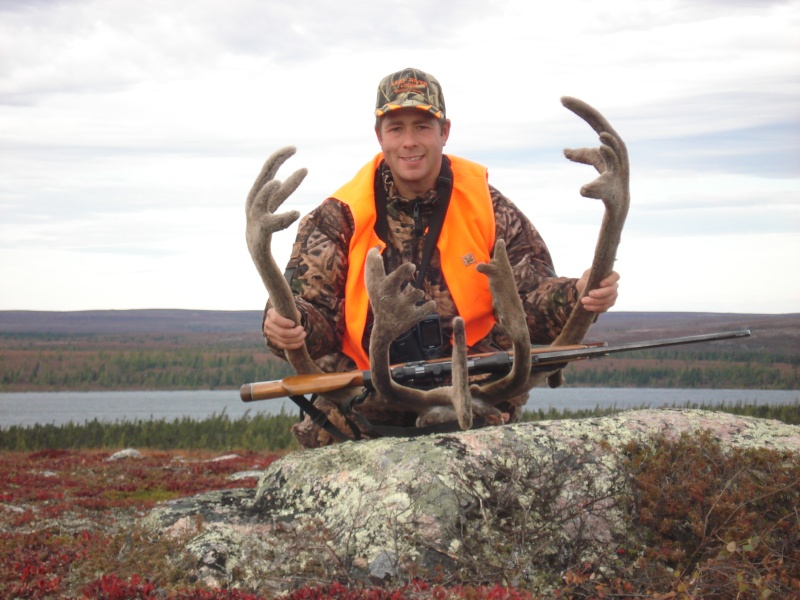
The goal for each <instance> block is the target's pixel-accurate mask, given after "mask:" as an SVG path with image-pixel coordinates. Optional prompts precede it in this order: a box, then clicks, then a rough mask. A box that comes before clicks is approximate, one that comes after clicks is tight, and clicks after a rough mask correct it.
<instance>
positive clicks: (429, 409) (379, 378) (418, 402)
mask: <svg viewBox="0 0 800 600" xmlns="http://www.w3.org/2000/svg"><path fill="white" fill-rule="evenodd" d="M414 270H415V266H414V265H413V264H411V263H405V264H403V265H400V267H398V268H397V269H396V270H395V271H393V272H392V273H391V274H389V275H386V271H385V268H384V265H383V258H382V257H381V255H380V254H379V252H378V250H377V249H376V248H373V249H371V250H370V251H369V253H368V254H367V264H366V272H365V280H366V286H367V294H368V295H369V299H370V304H371V305H372V312H373V314H374V315H375V321H374V325H373V327H372V334H371V337H370V341H369V360H370V370H371V372H372V385H373V387H374V388H375V390H376V391H377V392H378V394H379V395H380V396H381V398H382V399H383V400H385V401H386V402H387V403H388V404H389V405H391V406H394V407H396V408H403V409H405V410H408V411H411V412H414V413H416V414H417V415H420V417H419V418H418V420H417V424H418V425H420V426H421V425H430V424H433V421H437V422H441V421H449V420H458V423H459V426H460V427H461V428H462V429H469V428H470V427H472V398H471V397H470V395H469V382H468V376H467V352H466V335H465V333H464V321H463V319H461V318H456V320H455V321H454V322H453V330H454V336H455V338H456V346H455V348H454V352H453V357H452V364H453V368H452V385H451V386H444V387H439V388H434V389H432V390H419V389H415V388H409V387H405V386H402V385H400V384H398V383H397V382H395V381H394V379H392V376H391V373H390V370H389V366H390V365H389V346H390V345H391V343H392V341H394V340H395V339H396V338H397V337H398V336H400V335H401V334H403V333H405V332H406V331H408V330H409V329H411V328H412V327H413V326H414V325H416V324H417V323H419V322H420V321H422V319H424V318H425V317H426V316H428V315H430V314H431V313H432V312H433V311H434V309H435V308H436V303H435V302H434V301H433V300H429V301H428V302H426V303H424V304H422V305H418V302H419V301H420V300H422V299H423V298H424V293H423V292H422V290H419V289H417V288H415V287H414V286H411V285H408V286H406V288H405V289H404V290H403V289H402V287H403V285H404V284H405V283H406V282H408V280H409V277H410V276H411V275H412V274H413V273H414ZM459 345H460V347H459ZM456 349H457V350H456ZM450 406H452V407H453V408H454V409H455V413H453V412H452V411H446V410H445V411H442V410H434V409H435V408H437V407H450Z"/></svg>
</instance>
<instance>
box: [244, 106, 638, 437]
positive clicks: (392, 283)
mask: <svg viewBox="0 0 800 600" xmlns="http://www.w3.org/2000/svg"><path fill="white" fill-rule="evenodd" d="M561 102H562V104H563V105H564V106H565V107H566V108H567V109H569V110H571V111H572V112H574V113H575V114H576V115H578V116H579V117H581V118H582V119H583V120H584V121H586V122H587V123H588V124H589V125H590V126H591V127H592V129H594V131H595V132H596V133H597V134H598V136H599V139H600V146H599V148H581V149H575V150H573V149H567V150H565V151H564V155H565V156H566V157H567V158H568V159H569V160H571V161H574V162H579V163H584V164H588V165H591V166H593V167H594V168H595V169H596V170H597V171H598V173H600V176H599V177H598V178H597V179H595V180H594V181H592V182H591V183H589V184H587V185H585V186H583V187H582V188H581V191H580V193H581V195H582V196H585V197H587V198H596V199H599V200H602V202H603V204H604V206H605V212H604V216H603V222H602V225H601V228H600V235H599V236H598V240H597V246H596V248H595V254H594V259H593V261H592V267H591V271H590V274H589V280H588V283H587V285H586V288H585V289H584V291H583V293H584V295H585V294H587V293H588V292H589V291H590V290H592V289H595V288H596V287H598V285H599V283H600V281H601V280H602V279H604V278H605V277H606V276H608V274H609V273H611V271H612V270H613V266H614V261H615V260H616V253H617V247H618V245H619V242H620V237H621V233H622V227H623V225H624V222H625V217H626V215H627V212H628V204H629V200H630V194H629V187H628V180H629V165H628V153H627V149H626V147H625V144H624V142H623V141H622V138H620V136H619V135H618V134H617V132H616V131H614V129H613V128H612V127H611V125H610V124H609V123H608V121H607V120H606V119H605V118H604V117H603V116H602V115H601V114H600V113H599V112H598V111H597V110H595V109H594V108H592V107H591V106H589V105H588V104H586V103H585V102H583V101H581V100H578V99H576V98H570V97H564V98H562V99H561ZM294 153H295V149H294V148H293V147H287V148H283V149H281V150H279V151H277V152H276V153H275V154H273V155H272V156H271V157H270V158H269V159H267V161H266V163H265V164H264V167H263V168H262V170H261V173H260V174H259V176H258V178H257V179H256V181H255V183H254V184H253V187H252V189H251V190H250V193H249V194H248V196H247V204H246V214H247V233H246V237H247V247H248V250H249V251H250V256H251V257H252V259H253V262H254V263H255V265H256V268H257V270H258V272H259V274H260V275H261V279H262V281H263V283H264V285H265V287H266V288H267V292H268V293H269V297H270V300H271V302H272V305H273V307H274V308H275V310H276V311H277V312H278V313H279V314H281V315H283V316H285V317H288V318H290V319H292V320H294V321H295V322H299V315H298V313H297V308H296V306H295V304H294V299H293V297H292V293H291V290H290V289H289V285H288V284H287V282H286V280H285V279H284V277H283V274H282V272H281V269H280V268H279V267H278V266H277V264H276V263H275V260H274V259H273V257H272V252H271V248H270V245H271V242H272V234H273V233H275V232H276V231H280V230H283V229H286V228H287V227H289V225H291V224H292V223H293V222H294V221H295V220H296V219H297V218H298V217H299V213H298V212H297V211H290V212H285V213H280V214H278V213H277V212H276V211H277V210H278V209H279V208H280V206H281V205H282V204H283V202H284V201H285V200H286V199H287V198H288V197H289V196H290V195H291V194H292V193H293V192H294V191H295V190H296V189H297V187H298V186H299V185H300V183H301V182H302V181H303V179H304V177H305V176H306V170H305V169H300V170H298V171H295V173H293V174H292V175H291V176H290V177H289V178H288V179H287V180H286V181H285V182H283V183H281V182H279V181H276V180H275V175H276V174H277V171H278V169H279V168H280V167H281V165H283V163H284V162H286V160H288V159H289V158H290V157H291V156H292V155H293V154H294ZM477 268H478V270H479V272H481V273H483V274H485V275H486V276H487V277H488V278H489V285H490V289H491V291H492V296H493V299H494V312H495V315H496V318H497V319H498V323H499V325H500V326H501V327H502V328H503V329H504V330H505V331H506V332H507V333H508V335H509V337H510V339H511V340H512V343H513V350H514V362H513V367H512V370H511V372H510V373H508V374H507V375H505V376H504V377H502V378H501V379H499V380H496V381H491V382H488V383H470V380H469V377H468V373H467V349H466V341H465V335H464V323H463V321H462V320H461V319H460V318H456V319H455V321H454V323H453V331H454V339H453V356H452V363H453V368H452V382H451V385H449V386H445V387H439V388H434V389H430V390H420V389H416V388H411V387H406V386H403V385H400V384H398V383H397V382H395V381H394V380H393V379H392V377H391V375H390V371H389V367H390V365H389V345H390V344H391V342H392V341H393V340H394V339H395V338H396V337H398V336H399V335H400V334H402V333H403V332H405V331H407V330H408V329H410V328H411V327H413V326H414V325H415V324H416V323H418V322H420V321H421V320H422V319H424V318H425V317H426V316H428V315H430V314H431V313H432V312H433V311H434V308H435V305H434V303H433V302H432V301H430V302H427V303H425V304H423V305H421V306H418V305H417V303H418V301H419V300H421V299H422V292H421V291H420V290H416V289H414V288H413V287H412V286H407V287H406V289H402V288H403V284H404V282H405V281H407V280H408V278H409V276H410V275H411V274H412V273H413V270H414V265H411V264H406V265H403V266H401V267H400V268H399V269H397V270H396V271H395V272H393V273H389V274H386V272H385V270H384V266H383V260H382V258H381V256H380V254H379V253H378V252H377V250H372V251H370V253H369V254H368V256H367V265H366V287H367V293H368V295H369V299H370V304H371V306H372V310H373V313H374V315H375V321H374V326H373V330H372V334H371V338H370V346H369V355H370V370H371V372H372V386H373V388H374V392H372V393H370V394H369V395H368V396H367V398H366V400H365V402H364V404H362V405H360V406H359V407H358V408H356V409H354V410H368V409H369V408H370V407H373V408H377V409H380V410H384V411H385V410H388V411H392V410H395V411H410V412H413V413H414V414H416V415H418V418H417V425H418V426H423V425H431V424H438V423H444V422H450V421H457V422H458V425H459V427H460V428H461V429H469V428H470V427H472V425H473V415H475V416H480V417H483V418H484V419H485V420H486V422H487V423H499V422H502V421H503V415H501V413H500V411H499V410H498V409H497V408H495V406H496V405H497V404H500V403H502V402H504V401H508V400H509V399H511V398H524V397H525V395H526V394H527V392H528V391H529V390H530V389H531V388H532V387H534V386H536V385H537V384H539V383H540V382H541V381H543V380H544V379H545V378H547V379H548V382H549V384H550V385H551V386H553V387H555V386H558V385H560V383H561V372H560V371H559V370H555V371H552V372H549V373H548V372H541V371H538V370H537V371H536V372H534V373H531V357H530V337H529V333H528V328H527V325H526V318H525V313H524V311H523V307H522V302H521V300H520V297H519V294H518V293H517V289H516V286H515V284H514V278H513V276H512V273H511V266H510V265H509V262H508V256H507V254H506V249H505V242H504V241H503V240H497V242H496V244H495V247H494V252H493V254H492V259H491V260H490V262H488V263H485V264H481V265H478V267H477ZM594 316H595V315H594V313H591V312H588V311H586V310H585V309H584V308H583V306H582V305H581V302H580V299H578V303H577V305H576V306H575V307H573V310H572V312H571V314H570V317H569V319H568V320H567V323H566V324H565V326H564V328H563V330H562V331H561V334H560V335H559V336H558V337H557V338H556V339H555V340H554V341H553V343H552V346H553V347H556V346H565V345H572V344H578V343H580V342H581V341H582V340H583V337H584V336H585V335H586V332H587V331H588V330H589V327H590V326H591V324H592V322H593V320H594ZM286 357H287V359H288V361H289V363H290V364H291V365H292V367H293V368H294V369H295V371H296V372H297V373H298V374H309V373H318V372H320V370H319V369H318V367H317V366H316V365H315V364H314V362H313V360H312V359H311V357H310V356H309V354H308V352H307V350H306V349H305V347H303V348H301V349H298V350H287V351H286ZM358 393H359V390H353V389H348V390H340V391H338V392H335V393H330V394H326V395H325V399H326V400H328V401H330V402H333V403H334V404H335V405H336V406H338V407H339V408H340V409H342V411H343V412H345V413H346V412H348V411H349V410H351V407H350V405H349V401H350V400H351V399H352V398H353V396H355V395H357V394H358ZM366 433H367V434H369V432H366Z"/></svg>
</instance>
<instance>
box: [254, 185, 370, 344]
mask: <svg viewBox="0 0 800 600" xmlns="http://www.w3.org/2000/svg"><path fill="white" fill-rule="evenodd" d="M353 229H354V225H353V217H352V215H351V213H350V209H349V208H348V207H347V206H346V205H344V204H342V203H341V202H339V201H338V200H334V199H333V198H328V199H327V200H325V201H324V202H323V203H322V204H321V205H320V206H318V207H317V208H316V209H314V210H313V211H312V212H310V213H309V214H308V215H306V216H305V217H303V219H302V220H301V221H300V225H299V227H298V230H297V238H296V239H295V242H294V245H293V246H292V255H291V258H290V259H289V263H288V265H287V266H286V270H287V275H288V277H289V286H290V287H291V289H292V293H293V294H294V297H295V304H296V305H297V309H298V310H299V312H300V317H301V322H302V325H303V328H304V329H305V330H306V333H307V334H308V336H307V337H306V346H307V348H308V352H309V354H310V355H311V357H312V358H314V359H318V358H321V357H323V356H325V355H327V354H330V353H332V352H337V351H340V350H341V347H342V337H343V335H344V289H345V280H346V278H347V268H348V248H349V245H350V238H351V237H352V235H353ZM269 306H270V305H269V303H268V304H267V308H269ZM265 312H266V310H265ZM269 347H270V349H271V350H272V352H273V353H274V354H276V355H278V356H280V357H283V351H282V350H280V349H278V348H275V347H274V346H272V345H269Z"/></svg>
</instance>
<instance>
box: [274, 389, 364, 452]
mask: <svg viewBox="0 0 800 600" xmlns="http://www.w3.org/2000/svg"><path fill="white" fill-rule="evenodd" d="M311 398H312V400H309V399H308V398H306V397H305V396H301V395H295V396H289V399H290V400H292V402H294V403H295V404H297V406H299V407H300V410H302V411H304V412H306V413H308V414H309V415H310V416H311V421H312V423H314V424H315V425H317V426H319V427H322V429H324V430H325V431H327V432H328V433H329V434H330V435H332V436H333V437H334V438H336V439H337V440H338V441H340V442H349V441H352V438H349V437H347V436H346V435H345V434H344V433H342V432H341V431H339V428H338V427H336V426H335V425H334V424H333V423H331V422H330V420H329V419H328V415H326V414H325V413H324V412H322V411H321V410H320V409H318V408H317V407H316V406H314V402H313V399H314V398H316V394H313V395H312V396H311ZM345 421H346V422H347V426H348V427H350V429H351V430H352V431H353V435H355V439H357V440H360V439H361V431H360V430H359V429H358V427H356V425H355V424H354V423H353V422H352V421H351V420H350V419H348V418H347V417H345Z"/></svg>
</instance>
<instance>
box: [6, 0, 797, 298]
mask: <svg viewBox="0 0 800 600" xmlns="http://www.w3.org/2000/svg"><path fill="white" fill-rule="evenodd" d="M409 66H413V67H417V68H420V69H423V70H425V71H428V72H430V73H432V74H433V75H435V76H436V77H437V78H438V79H439V81H440V82H441V83H442V86H443V89H444V95H445V98H446V101H447V109H448V116H449V117H450V118H451V120H452V123H453V124H452V133H451V136H450V140H449V141H448V144H447V147H446V151H447V152H450V153H452V154H455V155H460V156H465V157H467V158H471V159H472V160H476V161H479V162H482V163H483V164H485V165H487V166H488V167H489V173H490V181H491V182H492V183H493V184H494V185H495V186H496V187H498V188H499V189H500V190H501V191H502V192H503V193H504V194H506V195H507V196H509V197H510V198H511V199H512V200H513V201H514V202H515V203H516V204H517V205H518V206H519V207H520V208H521V209H522V210H523V211H524V212H525V213H526V214H527V215H528V217H529V218H530V219H531V220H532V221H533V222H534V224H535V225H536V227H537V228H538V229H539V231H540V232H541V233H542V235H543V236H544V238H545V240H546V241H547V243H548V245H549V247H550V250H551V252H552V254H553V257H554V260H555V265H556V269H557V270H558V272H559V274H562V275H569V276H578V275H580V273H582V272H583V270H584V269H585V268H587V267H588V265H589V264H590V262H591V255H592V251H593V248H594V244H595V241H596V237H597V232H598V229H599V223H600V219H601V217H602V205H601V204H600V203H599V202H598V201H595V200H588V199H585V198H582V197H581V196H580V195H579V193H578V190H579V188H580V186H581V185H582V184H584V183H586V182H588V181H590V180H592V179H593V178H594V176H595V174H594V172H593V170H592V169H591V168H590V167H587V166H584V165H578V164H574V163H570V162H569V161H567V160H566V159H564V157H563V155H562V149H563V148H565V147H581V146H588V145H596V143H597V140H596V136H595V135H594V133H593V132H592V131H591V129H590V128H589V127H588V125H586V124H585V123H583V122H582V121H581V120H580V119H578V118H577V117H575V116H574V115H573V114H572V113H570V112H569V111H567V110H566V109H564V108H563V107H562V106H561V104H560V101H559V98H560V97H561V96H563V95H570V96H576V97H579V98H581V99H583V100H585V101H587V102H589V103H590V104H592V105H593V106H595V107H596V108H597V109H599V110H600V111H601V112H602V113H603V114H604V115H605V116H606V117H607V118H608V119H609V121H611V123H612V124H613V125H614V127H615V128H616V129H617V131H618V132H619V133H620V134H621V135H622V137H623V138H624V140H625V141H626V143H627V145H628V151H629V154H630V158H631V193H632V201H631V209H630V213H629V217H628V222H627V224H626V228H625V231H624V233H623V238H622V245H621V246H620V251H619V254H618V262H617V270H618V271H619V272H620V273H621V274H622V281H621V289H620V300H619V302H618V304H617V309H619V310H633V311H711V312H745V313H784V312H800V275H798V273H800V268H798V267H800V1H798V0H794V1H774V2H770V1H769V0H750V1H748V0H675V1H647V0H630V1H627V0H608V1H606V2H590V1H579V0H558V1H557V2H538V1H531V0H491V1H489V0H459V1H457V2H456V1H455V0H394V1H393V2H390V3H381V2H374V1H372V0H344V1H340V2H330V1H329V0H312V1H302V0H300V1H295V2H289V1H288V0H280V1H270V0H266V1H258V0H224V1H223V0H219V1H215V0H192V1H189V0H186V1H184V2H179V1H175V2H162V1H159V2H156V1H149V0H137V1H133V0H126V1H113V0H107V1H103V0H95V1H92V0H87V1H83V0H76V1H66V0H65V1H58V0H19V1H13V0H0V131H2V135H1V136H0V211H2V220H0V309H1V310H87V309H131V308H191V309H215V310H216V309H220V310H242V309H247V310H250V309H256V310H258V309H261V308H262V307H263V305H264V301H265V299H266V293H265V291H264V289H263V287H262V285H261V281H260V279H259V277H258V275H257V273H256V270H255V268H254V267H253V264H252V262H251V260H250V257H249V255H248V253H247V249H246V245H245V241H244V225H245V218H244V199H245V196H246V194H247V192H248V190H249V188H250V186H251V184H252V182H253V179H254V178H255V176H256V175H257V174H258V172H259V170H260V168H261V165H262V163H263V161H264V160H265V159H266V158H267V156H268V155H269V154H271V153H272V152H273V151H274V150H276V149H277V148H279V147H281V146H284V145H288V144H292V145H295V146H297V148H298V152H297V155H296V156H295V157H294V158H292V159H291V160H290V161H289V163H287V164H286V165H285V166H284V169H283V170H282V172H281V174H280V177H281V178H284V177H286V176H288V175H289V174H290V173H291V172H292V171H293V170H294V169H297V168H300V167H307V168H308V169H309V172H310V173H309V176H308V177H307V179H306V181H305V182H304V183H303V185H302V187H301V188H300V189H299V190H298V191H297V192H296V193H295V195H294V196H293V197H292V198H290V199H289V200H288V201H287V206H288V207H290V208H296V209H298V210H300V212H301V213H303V214H305V213H307V212H308V211H309V210H311V209H312V208H313V207H314V206H315V205H317V204H318V203H319V202H321V201H322V200H323V199H324V198H325V197H326V196H328V195H329V194H331V193H332V192H333V191H334V190H336V189H337V188H338V187H339V186H340V185H341V184H342V183H344V182H345V181H346V180H347V179H349V178H350V176H351V175H353V174H354V173H355V172H356V171H357V170H358V168H359V167H360V166H362V164H364V163H365V162H366V161H367V160H368V159H369V158H371V157H372V156H373V154H374V153H375V152H376V151H377V150H378V145H377V141H376V139H375V135H374V132H373V130H372V127H373V110H374V101H375V92H376V88H377V84H378V81H379V80H380V79H381V78H382V77H383V76H384V75H387V74H388V73H391V72H394V71H397V70H399V69H402V68H404V67H409ZM294 233H295V228H292V229H291V230H289V231H287V232H285V233H283V234H281V235H279V236H277V237H276V246H277V247H276V252H275V254H276V258H277V260H278V262H279V263H281V264H283V263H285V261H286V259H287V258H288V249H289V247H290V246H291V243H292V241H293V239H294Z"/></svg>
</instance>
